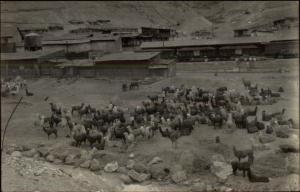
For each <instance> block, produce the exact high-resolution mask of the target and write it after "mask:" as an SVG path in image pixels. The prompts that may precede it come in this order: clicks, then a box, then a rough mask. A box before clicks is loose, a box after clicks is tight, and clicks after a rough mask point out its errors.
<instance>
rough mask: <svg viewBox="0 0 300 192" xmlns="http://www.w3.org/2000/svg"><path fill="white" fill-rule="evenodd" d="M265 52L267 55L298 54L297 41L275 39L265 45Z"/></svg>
mask: <svg viewBox="0 0 300 192" xmlns="http://www.w3.org/2000/svg"><path fill="white" fill-rule="evenodd" d="M265 54H266V55H269V56H275V57H276V56H279V55H282V56H284V55H286V56H299V40H298V41H277V42H270V43H269V44H267V45H266V48H265Z"/></svg>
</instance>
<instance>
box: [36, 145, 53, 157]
mask: <svg viewBox="0 0 300 192" xmlns="http://www.w3.org/2000/svg"><path fill="white" fill-rule="evenodd" d="M51 150H52V149H51V148H49V147H39V148H37V151H38V152H39V153H40V154H41V156H42V157H47V155H48V154H49V153H50V151H51Z"/></svg>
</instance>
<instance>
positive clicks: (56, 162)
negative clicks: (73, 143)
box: [53, 159, 63, 165]
mask: <svg viewBox="0 0 300 192" xmlns="http://www.w3.org/2000/svg"><path fill="white" fill-rule="evenodd" d="M53 163H54V164H56V165H60V164H62V163H63V161H62V160H60V159H54V161H53Z"/></svg>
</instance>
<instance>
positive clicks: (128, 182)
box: [120, 175, 133, 185]
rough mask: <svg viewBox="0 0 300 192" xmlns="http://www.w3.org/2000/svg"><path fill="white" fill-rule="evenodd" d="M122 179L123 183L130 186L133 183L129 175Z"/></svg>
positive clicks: (121, 177) (122, 176)
mask: <svg viewBox="0 0 300 192" xmlns="http://www.w3.org/2000/svg"><path fill="white" fill-rule="evenodd" d="M120 179H121V180H122V181H123V183H124V184H126V185H129V184H131V183H132V182H133V181H132V179H131V178H130V177H129V176H128V175H120Z"/></svg>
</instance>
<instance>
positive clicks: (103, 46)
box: [91, 40, 122, 53]
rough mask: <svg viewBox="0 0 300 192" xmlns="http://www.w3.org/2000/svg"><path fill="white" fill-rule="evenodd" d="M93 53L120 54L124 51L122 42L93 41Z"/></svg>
mask: <svg viewBox="0 0 300 192" xmlns="http://www.w3.org/2000/svg"><path fill="white" fill-rule="evenodd" d="M91 50H92V51H103V52H111V53H113V52H119V51H121V50H122V42H121V40H116V41H92V42H91Z"/></svg>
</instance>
